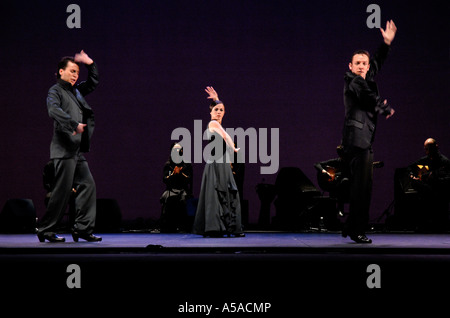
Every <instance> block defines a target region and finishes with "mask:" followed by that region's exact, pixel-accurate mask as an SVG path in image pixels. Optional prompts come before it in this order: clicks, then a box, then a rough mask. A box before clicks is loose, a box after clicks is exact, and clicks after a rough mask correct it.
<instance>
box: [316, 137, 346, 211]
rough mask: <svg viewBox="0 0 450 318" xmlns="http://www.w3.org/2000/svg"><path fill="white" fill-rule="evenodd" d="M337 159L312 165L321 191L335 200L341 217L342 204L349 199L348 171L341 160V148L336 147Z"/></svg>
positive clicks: (340, 146)
mask: <svg viewBox="0 0 450 318" xmlns="http://www.w3.org/2000/svg"><path fill="white" fill-rule="evenodd" d="M336 151H337V153H338V156H339V157H338V158H334V159H330V160H327V161H321V162H317V163H316V164H314V168H316V170H317V180H318V182H319V186H320V188H321V189H322V190H324V191H327V192H329V193H330V197H332V198H336V199H337V207H338V211H339V215H341V216H342V215H343V213H342V212H343V210H344V203H345V202H348V199H349V192H350V188H349V179H348V175H349V171H348V166H346V165H345V162H344V160H343V155H344V153H343V147H342V145H339V146H337V147H336Z"/></svg>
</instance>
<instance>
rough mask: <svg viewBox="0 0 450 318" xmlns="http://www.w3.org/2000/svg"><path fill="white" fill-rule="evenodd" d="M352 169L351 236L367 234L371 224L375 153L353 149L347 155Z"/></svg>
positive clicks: (348, 222) (349, 225)
mask: <svg viewBox="0 0 450 318" xmlns="http://www.w3.org/2000/svg"><path fill="white" fill-rule="evenodd" d="M345 157H346V161H347V164H348V165H349V167H350V201H349V203H350V204H349V215H348V218H347V221H346V227H347V231H348V233H350V234H356V235H359V234H365V231H366V228H367V226H368V223H369V209H370V201H371V198H372V183H373V151H372V149H371V148H370V149H360V148H352V149H351V150H350V151H348V152H347V153H346V155H345Z"/></svg>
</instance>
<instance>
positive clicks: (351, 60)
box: [350, 50, 370, 62]
mask: <svg viewBox="0 0 450 318" xmlns="http://www.w3.org/2000/svg"><path fill="white" fill-rule="evenodd" d="M357 54H364V55H367V57H368V58H369V60H370V53H369V52H368V51H366V50H356V51H355V52H353V55H352V58H351V59H350V62H353V57H354V56H355V55H357Z"/></svg>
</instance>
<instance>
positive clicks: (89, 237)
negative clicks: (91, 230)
mask: <svg viewBox="0 0 450 318" xmlns="http://www.w3.org/2000/svg"><path fill="white" fill-rule="evenodd" d="M72 238H73V240H74V242H78V239H80V238H82V239H83V240H85V241H88V242H100V241H101V240H102V238H101V237H100V236H95V235H94V234H86V233H79V232H77V231H72Z"/></svg>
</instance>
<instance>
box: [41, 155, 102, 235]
mask: <svg viewBox="0 0 450 318" xmlns="http://www.w3.org/2000/svg"><path fill="white" fill-rule="evenodd" d="M54 166H55V183H54V186H53V189H52V194H51V196H50V198H49V200H48V204H47V211H46V213H45V215H44V216H43V217H42V219H41V220H40V222H39V226H38V234H41V233H49V234H51V233H55V229H56V227H57V226H58V224H59V223H60V221H61V219H62V218H63V216H64V212H65V211H66V209H67V205H68V203H69V199H70V197H71V195H72V188H73V189H75V190H76V193H75V220H74V225H73V227H74V229H76V230H77V231H78V232H81V233H86V234H92V232H93V231H94V226H95V217H96V200H97V197H96V187H95V182H94V179H93V177H92V175H91V171H90V170H89V166H88V163H87V161H86V160H85V159H84V158H79V157H75V158H68V159H54Z"/></svg>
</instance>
